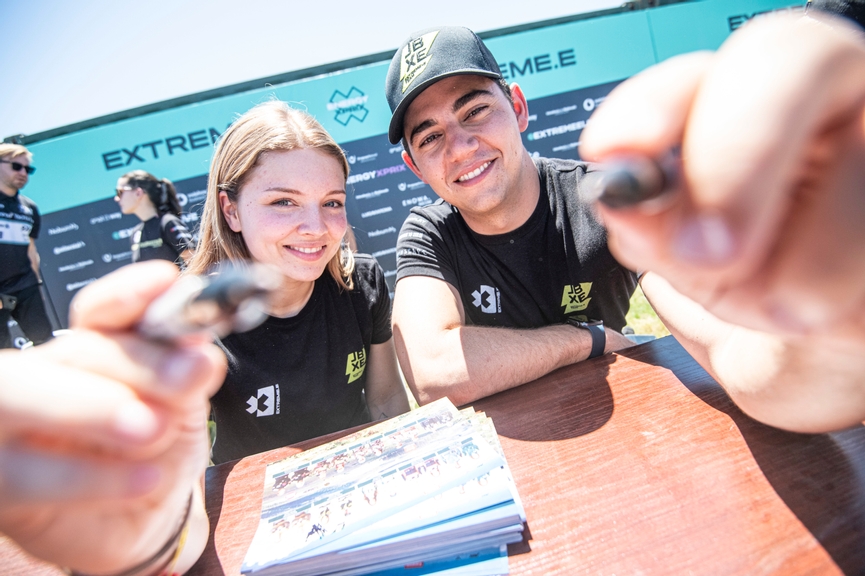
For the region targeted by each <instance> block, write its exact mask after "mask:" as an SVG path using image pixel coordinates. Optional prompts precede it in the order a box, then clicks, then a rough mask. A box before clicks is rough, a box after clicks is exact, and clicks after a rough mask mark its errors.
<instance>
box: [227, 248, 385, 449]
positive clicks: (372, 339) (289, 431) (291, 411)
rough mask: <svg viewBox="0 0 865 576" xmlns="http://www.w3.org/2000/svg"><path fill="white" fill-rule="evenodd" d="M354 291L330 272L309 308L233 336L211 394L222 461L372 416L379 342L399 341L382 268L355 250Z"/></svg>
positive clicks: (320, 281) (317, 286)
mask: <svg viewBox="0 0 865 576" xmlns="http://www.w3.org/2000/svg"><path fill="white" fill-rule="evenodd" d="M355 262H356V265H355V272H354V274H353V278H354V284H355V286H354V289H353V290H351V291H346V290H344V289H343V290H340V287H339V285H338V284H337V283H336V281H335V280H334V279H333V278H332V277H331V276H330V274H329V273H328V272H325V273H324V274H323V275H322V276H321V277H320V278H319V279H318V280H316V282H315V287H314V288H313V293H312V296H311V297H310V300H309V302H308V303H307V304H306V306H304V308H303V310H301V311H300V313H299V314H298V315H297V316H294V317H291V318H274V317H269V318H268V319H267V320H266V321H265V322H264V324H262V325H261V326H259V327H258V328H255V329H253V330H250V331H249V332H245V333H242V334H232V335H230V336H227V337H225V338H224V339H223V340H222V342H221V346H222V348H223V350H224V351H225V353H226V355H227V356H228V366H229V367H228V376H227V377H226V379H225V383H224V384H223V385H222V388H221V389H220V390H219V391H218V392H217V393H216V394H215V395H214V396H213V398H212V399H211V405H212V413H213V418H214V420H215V422H216V443H215V445H214V447H213V461H214V462H215V463H220V462H226V461H228V460H235V459H237V458H242V457H244V456H248V455H250V454H255V453H258V452H263V451H265V450H270V449H273V448H278V447H281V446H286V445H288V444H292V443H295V442H300V441H302V440H306V439H308V438H314V437H316V436H321V435H322V434H329V433H331V432H336V431H338V430H343V429H345V428H350V427H352V426H357V425H359V424H364V423H366V422H369V421H370V420H371V418H370V414H369V410H368V409H367V405H366V401H365V398H364V389H365V387H366V382H367V374H366V370H365V369H366V362H367V358H368V355H369V353H370V345H371V344H382V343H384V342H387V341H388V340H390V338H391V327H390V295H389V292H388V287H387V284H386V283H385V279H384V274H383V273H382V270H381V267H379V265H378V263H377V262H376V261H375V260H374V259H373V258H372V257H371V256H368V255H365V254H357V255H355Z"/></svg>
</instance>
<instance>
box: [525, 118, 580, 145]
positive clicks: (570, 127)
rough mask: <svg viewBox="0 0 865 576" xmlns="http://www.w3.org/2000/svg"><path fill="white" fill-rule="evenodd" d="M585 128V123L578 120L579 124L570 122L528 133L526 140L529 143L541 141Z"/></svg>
mask: <svg viewBox="0 0 865 576" xmlns="http://www.w3.org/2000/svg"><path fill="white" fill-rule="evenodd" d="M585 127H586V121H585V120H580V121H579V122H571V123H570V124H563V125H561V126H553V127H552V128H545V129H544V130H535V131H534V132H529V133H528V134H527V135H526V138H528V140H529V142H532V141H534V140H542V139H544V138H549V137H550V136H558V135H559V134H567V133H568V132H576V131H577V130H582V129H583V128H585Z"/></svg>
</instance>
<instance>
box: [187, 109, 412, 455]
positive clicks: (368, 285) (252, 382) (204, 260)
mask: <svg viewBox="0 0 865 576" xmlns="http://www.w3.org/2000/svg"><path fill="white" fill-rule="evenodd" d="M347 176H348V163H347V161H346V159H345V155H344V154H343V151H342V149H341V148H340V147H339V145H338V144H337V143H336V142H335V141H334V140H333V138H332V137H331V136H330V135H329V134H328V133H327V132H326V131H325V130H324V128H322V126H321V125H320V124H319V123H318V122H316V121H315V120H314V119H313V118H312V117H311V116H310V115H309V114H307V113H305V112H302V111H299V110H295V109H292V108H290V107H289V106H287V105H286V104H284V103H282V102H275V101H274V102H268V103H265V104H261V105H259V106H256V107H255V108H253V109H252V110H250V111H249V112H247V113H246V114H244V115H243V116H241V117H240V118H238V119H237V121H235V122H234V123H233V124H232V125H231V127H230V128H228V130H227V131H226V132H225V133H224V134H223V135H222V137H221V139H220V141H219V143H218V145H217V147H216V151H215V153H214V157H213V162H212V164H211V170H210V177H209V178H208V185H207V186H208V189H207V199H206V201H205V205H204V211H203V213H202V221H201V229H200V240H199V245H198V249H197V251H196V254H195V256H194V258H193V259H192V261H191V262H190V264H189V269H188V270H187V272H188V273H192V274H201V273H205V272H207V271H208V270H212V269H213V268H214V266H217V265H218V264H220V263H222V262H228V261H230V262H241V261H243V260H253V261H256V262H261V263H265V264H268V265H270V266H272V267H273V268H275V269H276V270H278V271H279V273H280V274H281V275H282V279H281V280H282V285H281V287H280V289H279V290H277V292H276V293H275V294H274V296H273V298H272V300H271V303H270V309H269V311H268V313H269V316H268V318H267V319H266V320H265V322H264V323H263V324H262V325H261V326H259V327H258V328H255V329H253V330H251V331H249V332H245V333H241V334H232V335H230V336H228V337H226V338H223V339H222V341H221V342H220V345H221V347H222V348H223V351H224V352H225V354H226V356H227V357H228V364H229V369H228V375H227V377H226V380H225V382H224V384H223V386H222V388H221V389H220V391H219V392H218V393H217V394H216V395H215V396H214V397H213V398H212V400H211V403H212V415H213V419H214V421H215V422H216V439H215V444H214V447H213V460H214V462H217V463H218V462H224V461H227V460H233V459H236V458H241V457H243V456H247V455H249V454H253V453H256V452H261V451H264V450H269V449H272V448H276V447H279V446H285V445H287V444H291V443H294V442H299V441H301V440H305V439H307V438H312V437H315V436H320V435H322V434H327V433H330V432H335V431H337V430H342V429H345V428H348V427H351V426H356V425H359V424H364V423H366V422H369V421H371V420H377V419H382V418H387V417H391V416H395V415H397V414H400V413H402V412H405V411H407V410H408V409H409V405H408V399H407V396H406V392H405V388H404V387H403V385H402V380H401V378H400V375H399V370H398V367H397V361H396V356H395V353H394V348H393V342H392V334H391V327H390V297H389V292H388V287H387V285H386V284H385V280H384V275H383V273H382V270H381V268H380V267H379V266H378V264H377V263H376V261H375V260H374V259H373V258H372V257H371V256H368V255H361V254H353V253H352V251H351V249H350V248H349V246H348V242H347V237H346V235H347V233H348V222H347V219H346V212H345V201H346V192H345V184H346V178H347Z"/></svg>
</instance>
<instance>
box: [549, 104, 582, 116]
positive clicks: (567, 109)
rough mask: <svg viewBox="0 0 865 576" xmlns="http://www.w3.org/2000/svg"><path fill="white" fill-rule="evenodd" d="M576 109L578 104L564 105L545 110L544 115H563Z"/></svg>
mask: <svg viewBox="0 0 865 576" xmlns="http://www.w3.org/2000/svg"><path fill="white" fill-rule="evenodd" d="M576 109H577V105H576V104H574V105H573V106H564V107H562V108H556V109H555V110H547V111H546V112H544V116H561V115H563V114H567V113H569V112H573V111H574V110H576Z"/></svg>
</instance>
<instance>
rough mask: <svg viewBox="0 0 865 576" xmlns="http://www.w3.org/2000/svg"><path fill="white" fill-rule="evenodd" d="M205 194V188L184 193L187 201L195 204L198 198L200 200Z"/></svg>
mask: <svg viewBox="0 0 865 576" xmlns="http://www.w3.org/2000/svg"><path fill="white" fill-rule="evenodd" d="M205 196H207V189H204V190H196V191H195V192H187V193H186V197H187V199H188V201H189V202H191V203H193V204H195V203H196V202H198V201H199V200H201V199H202V198H204V197H205Z"/></svg>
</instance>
